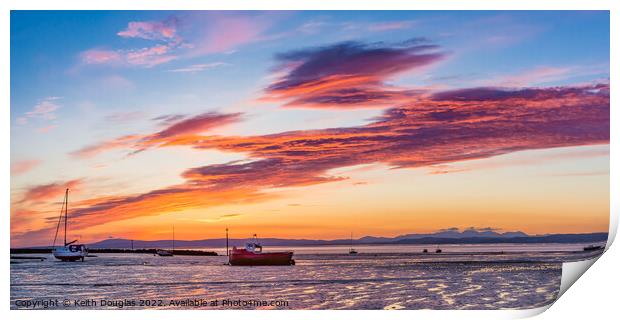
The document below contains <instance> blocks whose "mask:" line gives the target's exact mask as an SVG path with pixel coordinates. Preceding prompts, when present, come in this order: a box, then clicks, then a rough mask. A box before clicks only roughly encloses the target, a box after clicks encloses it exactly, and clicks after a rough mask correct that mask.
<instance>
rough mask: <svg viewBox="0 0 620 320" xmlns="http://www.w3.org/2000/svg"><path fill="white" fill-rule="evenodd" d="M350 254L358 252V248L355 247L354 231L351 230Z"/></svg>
mask: <svg viewBox="0 0 620 320" xmlns="http://www.w3.org/2000/svg"><path fill="white" fill-rule="evenodd" d="M349 247H350V249H349V254H357V250H355V249H353V232H351V241H350V242H349Z"/></svg>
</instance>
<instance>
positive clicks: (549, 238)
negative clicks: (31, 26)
mask: <svg viewBox="0 0 620 320" xmlns="http://www.w3.org/2000/svg"><path fill="white" fill-rule="evenodd" d="M259 240H260V243H261V244H263V245H265V246H317V245H348V244H349V243H350V242H351V240H350V239H337V240H309V239H278V238H260V239H259ZM246 241H247V238H243V239H229V245H230V246H242V245H243V244H244V243H245V242H246ZM602 241H607V233H602V232H601V233H581V234H549V235H528V234H526V233H524V232H520V231H516V232H505V233H498V232H495V231H493V230H473V229H467V230H464V231H458V230H455V229H449V230H442V231H439V232H435V233H426V234H417V233H412V234H405V235H400V236H396V237H393V238H389V237H371V236H366V237H362V238H359V239H353V244H354V245H355V244H357V245H359V244H435V243H437V244H459V243H462V244H475V243H588V242H602ZM131 245H132V244H131V240H129V239H106V240H103V241H99V242H96V243H92V244H89V245H88V247H90V248H130V247H131ZM225 245H226V239H225V238H217V239H204V240H176V241H175V247H176V248H217V247H224V246H225ZM133 247H134V248H136V249H138V248H170V247H172V240H152V241H142V240H134V241H133Z"/></svg>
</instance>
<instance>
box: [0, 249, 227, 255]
mask: <svg viewBox="0 0 620 320" xmlns="http://www.w3.org/2000/svg"><path fill="white" fill-rule="evenodd" d="M32 253H34V254H36V253H39V254H41V253H52V249H51V248H11V254H32ZM88 253H143V254H144V253H146V254H157V249H109V248H89V249H88ZM173 254H174V255H178V256H217V253H216V252H213V251H203V250H180V249H175V250H174V251H173Z"/></svg>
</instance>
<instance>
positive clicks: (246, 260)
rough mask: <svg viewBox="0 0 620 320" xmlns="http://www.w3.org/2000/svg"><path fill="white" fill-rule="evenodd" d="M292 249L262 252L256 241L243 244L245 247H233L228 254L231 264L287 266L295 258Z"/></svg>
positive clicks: (292, 263) (291, 263)
mask: <svg viewBox="0 0 620 320" xmlns="http://www.w3.org/2000/svg"><path fill="white" fill-rule="evenodd" d="M292 258H293V252H292V251H281V252H263V247H262V246H261V245H260V244H259V243H258V241H256V235H254V239H253V241H250V242H248V243H246V244H245V248H243V249H237V247H233V249H232V250H231V251H230V255H229V256H228V263H229V264H230V265H231V266H289V265H294V264H295V260H293V259H292Z"/></svg>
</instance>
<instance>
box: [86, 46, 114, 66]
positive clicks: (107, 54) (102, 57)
mask: <svg viewBox="0 0 620 320" xmlns="http://www.w3.org/2000/svg"><path fill="white" fill-rule="evenodd" d="M80 58H81V60H82V62H83V63H85V64H112V63H120V62H121V61H122V57H121V54H120V53H119V52H117V51H112V50H101V49H90V50H86V51H84V52H82V53H81V54H80Z"/></svg>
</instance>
